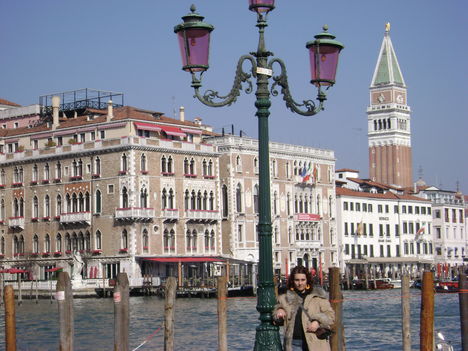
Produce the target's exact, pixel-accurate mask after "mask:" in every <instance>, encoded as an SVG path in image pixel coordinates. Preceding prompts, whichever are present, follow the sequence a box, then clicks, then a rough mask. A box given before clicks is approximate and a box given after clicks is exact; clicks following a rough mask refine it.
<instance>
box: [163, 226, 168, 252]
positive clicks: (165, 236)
mask: <svg viewBox="0 0 468 351" xmlns="http://www.w3.org/2000/svg"><path fill="white" fill-rule="evenodd" d="M163 241H164V242H163V245H164V251H165V252H169V230H167V229H164V234H163Z"/></svg>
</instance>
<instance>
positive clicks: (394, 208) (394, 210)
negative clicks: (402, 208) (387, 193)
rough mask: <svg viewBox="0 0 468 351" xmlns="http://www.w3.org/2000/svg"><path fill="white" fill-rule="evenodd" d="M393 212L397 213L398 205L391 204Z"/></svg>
mask: <svg viewBox="0 0 468 351" xmlns="http://www.w3.org/2000/svg"><path fill="white" fill-rule="evenodd" d="M393 212H394V213H398V205H395V206H393Z"/></svg>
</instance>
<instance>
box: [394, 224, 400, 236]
mask: <svg viewBox="0 0 468 351" xmlns="http://www.w3.org/2000/svg"><path fill="white" fill-rule="evenodd" d="M395 236H400V225H399V224H395Z"/></svg>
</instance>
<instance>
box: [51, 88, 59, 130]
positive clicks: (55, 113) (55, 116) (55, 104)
mask: <svg viewBox="0 0 468 351" xmlns="http://www.w3.org/2000/svg"><path fill="white" fill-rule="evenodd" d="M59 108H60V96H56V95H55V96H52V130H55V129H56V128H57V127H58V126H59Z"/></svg>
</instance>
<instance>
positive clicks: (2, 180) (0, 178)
mask: <svg viewBox="0 0 468 351" xmlns="http://www.w3.org/2000/svg"><path fill="white" fill-rule="evenodd" d="M5 184H6V176H5V170H4V169H3V168H2V171H1V172H0V185H5Z"/></svg>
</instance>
